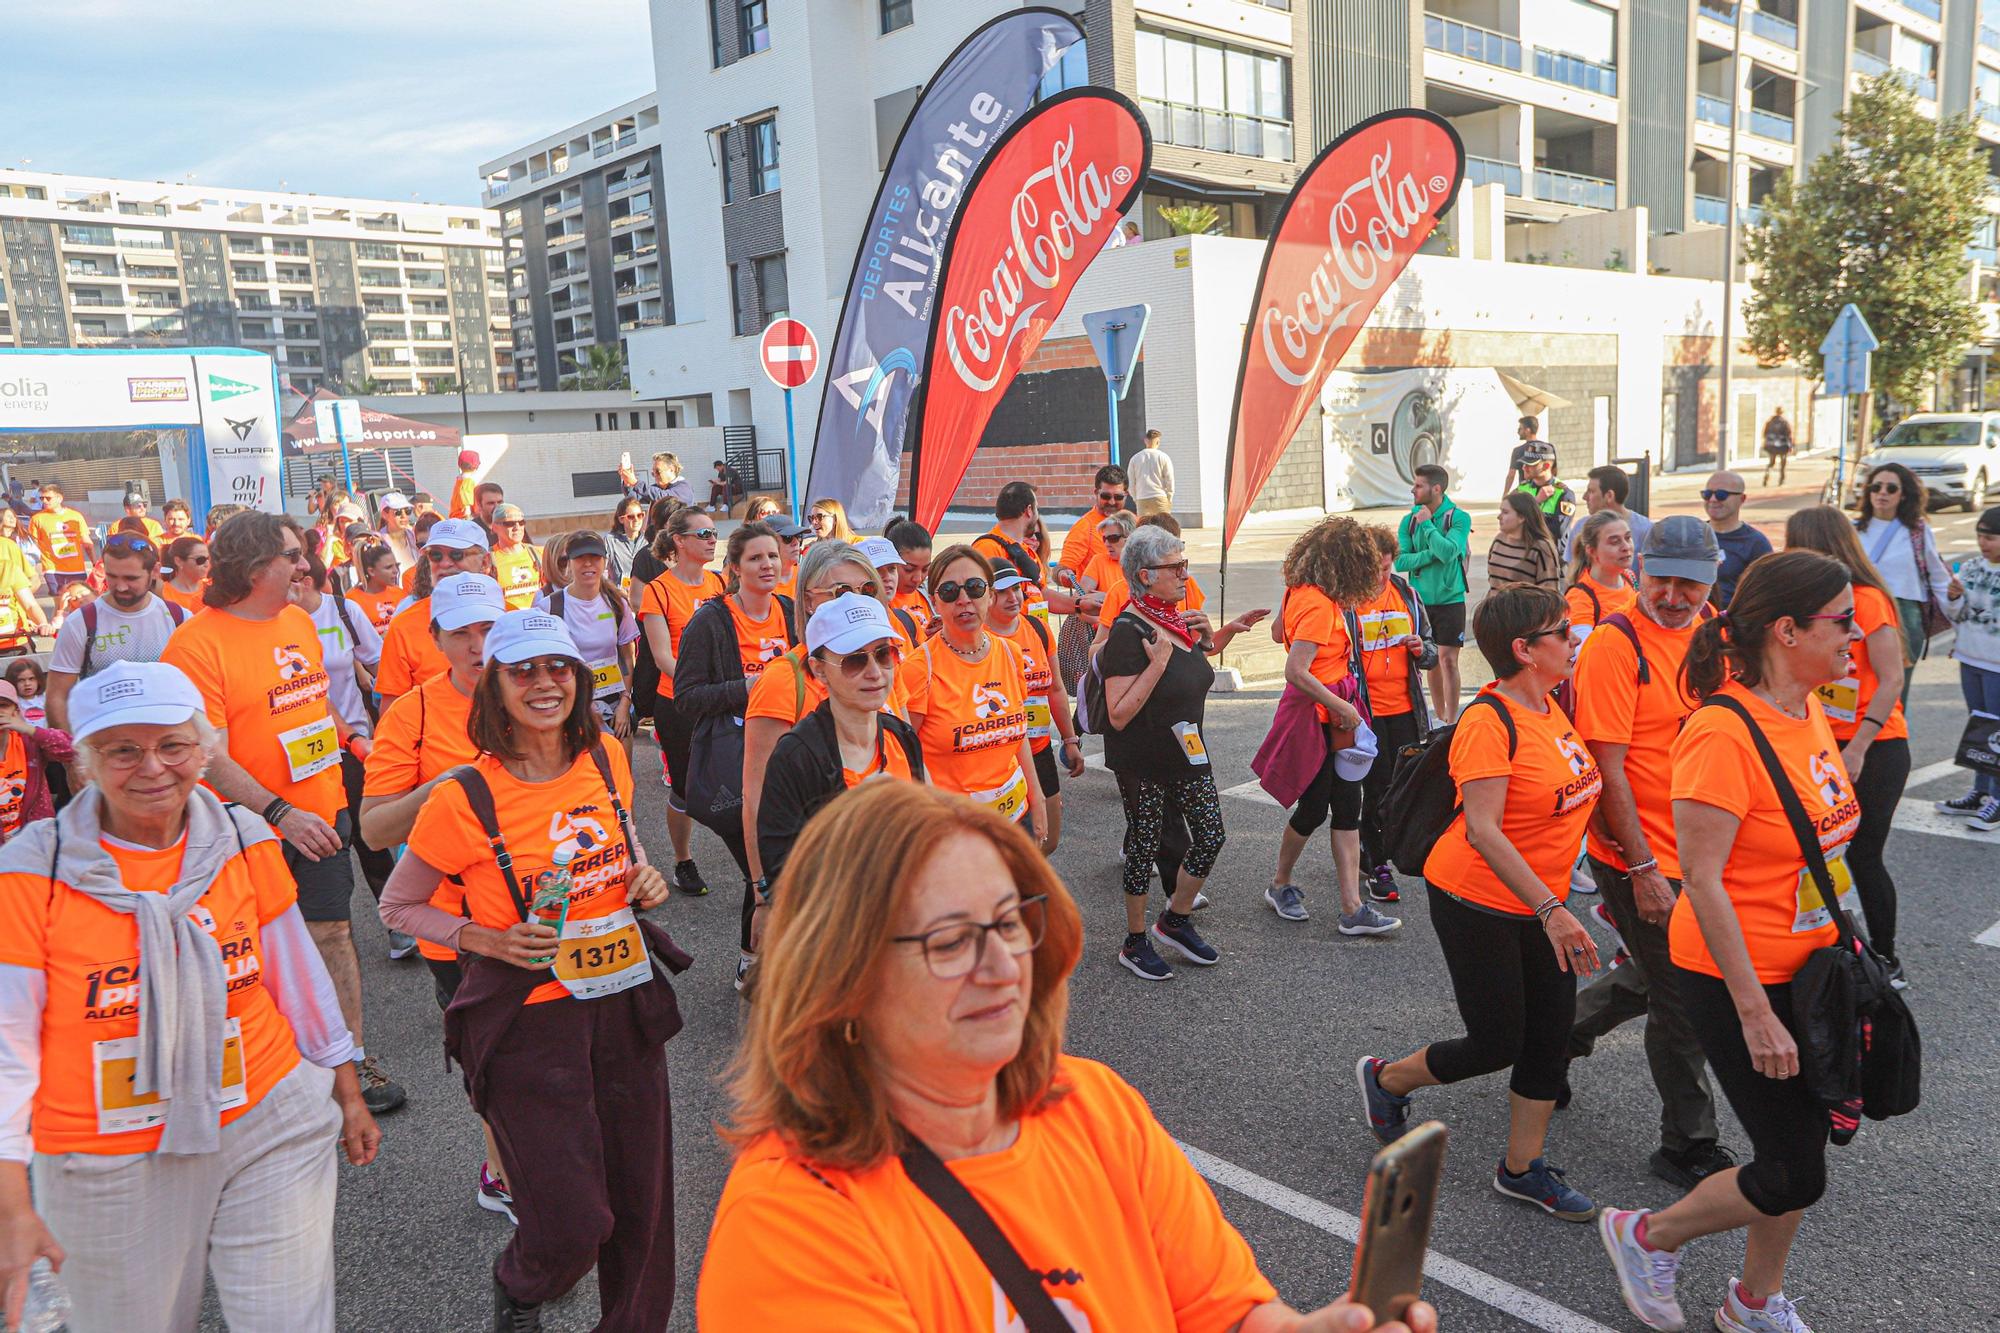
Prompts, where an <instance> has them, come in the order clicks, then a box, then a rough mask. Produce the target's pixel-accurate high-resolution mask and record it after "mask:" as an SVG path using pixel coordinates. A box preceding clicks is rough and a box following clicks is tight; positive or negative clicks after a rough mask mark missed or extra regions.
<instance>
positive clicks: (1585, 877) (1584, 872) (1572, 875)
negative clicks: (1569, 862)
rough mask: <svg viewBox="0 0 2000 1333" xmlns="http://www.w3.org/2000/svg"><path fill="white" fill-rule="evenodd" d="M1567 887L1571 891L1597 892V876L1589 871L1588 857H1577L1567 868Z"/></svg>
mask: <svg viewBox="0 0 2000 1333" xmlns="http://www.w3.org/2000/svg"><path fill="white" fill-rule="evenodd" d="M1569 888H1570V892H1571V893H1596V892H1597V876H1595V875H1593V874H1591V873H1590V858H1589V857H1587V856H1579V857H1577V858H1576V864H1575V865H1573V866H1571V867H1570V868H1569Z"/></svg>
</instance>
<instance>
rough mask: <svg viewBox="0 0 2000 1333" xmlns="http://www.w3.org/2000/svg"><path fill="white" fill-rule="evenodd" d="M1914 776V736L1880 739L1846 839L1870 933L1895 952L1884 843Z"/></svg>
mask: <svg viewBox="0 0 2000 1333" xmlns="http://www.w3.org/2000/svg"><path fill="white" fill-rule="evenodd" d="M1909 781H1910V742H1909V741H1908V740H1906V739H1905V738H1903V737H1901V736H1898V737H1897V738H1896V739H1895V740H1892V741H1876V742H1875V743H1874V744H1873V745H1871V746H1869V747H1868V758H1867V760H1866V762H1864V763H1863V764H1862V765H1861V776H1860V777H1859V778H1857V779H1855V782H1854V796H1855V799H1856V800H1858V801H1860V802H1861V824H1860V827H1858V828H1856V829H1855V830H1854V841H1852V842H1850V843H1848V844H1847V868H1848V869H1849V870H1851V871H1853V872H1854V891H1855V892H1856V893H1857V894H1859V895H1860V897H1861V914H1862V915H1863V916H1865V917H1866V918H1867V919H1868V939H1869V942H1870V943H1872V944H1873V945H1874V946H1875V952H1877V953H1879V954H1881V955H1883V956H1884V957H1886V958H1894V957H1895V956H1896V881H1895V878H1894V877H1893V876H1891V875H1890V874H1889V866H1888V863H1887V862H1886V861H1885V860H1884V859H1883V856H1882V852H1883V849H1884V848H1886V847H1887V846H1888V843H1889V824H1890V821H1892V820H1894V819H1895V817H1896V803H1897V802H1898V801H1900V800H1902V799H1903V788H1904V787H1905V786H1907V785H1908V784H1909Z"/></svg>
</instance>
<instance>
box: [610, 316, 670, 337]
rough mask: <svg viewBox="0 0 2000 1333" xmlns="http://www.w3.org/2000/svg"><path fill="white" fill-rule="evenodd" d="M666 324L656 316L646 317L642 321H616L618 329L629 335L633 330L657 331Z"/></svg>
mask: <svg viewBox="0 0 2000 1333" xmlns="http://www.w3.org/2000/svg"><path fill="white" fill-rule="evenodd" d="M666 322H667V321H665V320H664V319H661V318H660V317H659V316H658V315H648V316H646V317H645V318H643V319H623V320H620V321H618V328H619V330H620V331H621V332H623V333H630V332H632V331H633V330H634V329H657V328H660V327H662V326H663V325H665V324H666Z"/></svg>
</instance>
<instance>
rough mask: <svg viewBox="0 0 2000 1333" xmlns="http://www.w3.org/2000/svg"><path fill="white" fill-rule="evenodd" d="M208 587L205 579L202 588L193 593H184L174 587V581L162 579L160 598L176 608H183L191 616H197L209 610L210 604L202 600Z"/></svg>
mask: <svg viewBox="0 0 2000 1333" xmlns="http://www.w3.org/2000/svg"><path fill="white" fill-rule="evenodd" d="M207 587H208V580H207V579H203V580H202V581H201V587H200V588H197V589H195V590H194V591H193V592H182V591H181V590H180V589H179V588H176V587H175V586H174V581H173V580H172V579H161V580H160V596H162V597H164V598H166V599H167V600H168V601H170V602H172V603H173V604H174V605H175V606H178V607H181V608H182V609H183V610H185V611H186V612H187V613H188V614H189V615H195V614H197V613H199V612H201V611H205V610H207V609H208V604H207V603H206V602H204V601H202V600H201V594H202V592H203V590H205V589H206V588H207Z"/></svg>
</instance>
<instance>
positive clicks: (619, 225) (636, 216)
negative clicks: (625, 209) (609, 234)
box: [611, 213, 653, 231]
mask: <svg viewBox="0 0 2000 1333" xmlns="http://www.w3.org/2000/svg"><path fill="white" fill-rule="evenodd" d="M652 220H653V217H652V214H650V213H627V214H625V215H624V216H623V217H615V218H613V219H611V230H613V231H623V230H625V229H626V228H627V227H636V226H638V225H639V224H640V223H642V222H651V221H652Z"/></svg>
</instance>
